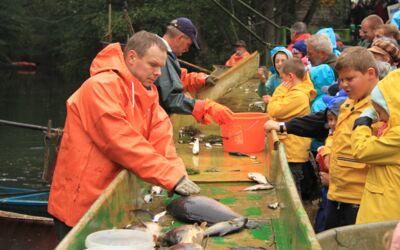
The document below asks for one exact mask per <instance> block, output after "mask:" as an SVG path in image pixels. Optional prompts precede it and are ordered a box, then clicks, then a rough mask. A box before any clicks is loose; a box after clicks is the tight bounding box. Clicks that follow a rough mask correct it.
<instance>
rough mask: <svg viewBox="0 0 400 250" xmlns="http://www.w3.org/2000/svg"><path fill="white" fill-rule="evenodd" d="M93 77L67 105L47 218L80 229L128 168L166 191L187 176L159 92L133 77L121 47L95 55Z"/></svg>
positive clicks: (91, 73) (112, 45) (113, 47)
mask: <svg viewBox="0 0 400 250" xmlns="http://www.w3.org/2000/svg"><path fill="white" fill-rule="evenodd" d="M90 75H91V77H90V78H89V79H88V80H87V81H85V82H84V83H83V84H82V86H81V87H80V88H79V89H78V90H77V91H76V92H75V93H74V94H73V95H72V96H71V97H70V98H69V99H68V100H67V118H66V122H65V128H64V134H63V138H62V142H61V147H60V151H59V154H58V159H57V163H56V168H55V173H54V177H53V183H52V185H51V190H50V198H49V208H48V210H49V213H50V214H52V215H53V216H55V217H56V218H58V219H59V220H61V221H63V222H64V223H65V224H67V225H68V226H74V225H75V224H77V222H78V221H79V219H80V218H81V217H82V216H83V215H84V213H85V212H86V211H87V210H88V209H89V207H90V206H91V205H92V204H93V203H94V201H95V200H96V199H97V198H98V197H99V195H100V194H101V193H102V192H103V190H104V189H105V188H106V187H107V186H108V185H109V184H110V182H111V181H112V180H113V179H114V178H115V177H116V176H117V175H118V173H120V171H121V170H123V169H124V168H126V169H128V170H129V171H131V172H133V173H134V174H136V175H137V176H138V177H140V178H141V179H143V180H144V181H147V182H150V183H152V184H156V185H160V186H162V187H164V188H166V189H168V190H172V189H173V188H174V186H175V185H176V184H177V182H178V181H179V180H180V179H181V178H182V177H183V176H185V175H186V170H185V167H184V164H183V162H182V160H181V159H180V158H179V157H178V156H177V154H176V150H175V146H174V142H173V138H172V124H171V122H170V119H169V117H168V115H167V114H166V113H165V111H164V110H163V109H162V108H161V106H160V105H159V103H158V94H157V89H156V87H155V86H152V87H151V89H146V88H145V87H144V86H143V85H142V84H141V83H140V82H139V81H138V80H137V79H135V78H134V77H133V76H132V75H131V73H130V72H129V71H128V69H127V67H126V65H125V61H124V58H123V53H122V50H121V46H120V44H118V43H114V44H111V45H109V46H107V47H106V48H105V49H103V50H102V51H101V52H100V53H99V54H98V55H97V56H96V58H95V59H94V60H93V62H92V65H91V67H90ZM133 98H134V99H133Z"/></svg>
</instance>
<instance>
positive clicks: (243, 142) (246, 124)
mask: <svg viewBox="0 0 400 250" xmlns="http://www.w3.org/2000/svg"><path fill="white" fill-rule="evenodd" d="M268 117H269V116H268V114H266V113H251V112H245V113H235V114H234V120H233V122H231V123H230V124H228V125H221V134H222V141H223V143H224V151H225V152H241V153H257V152H261V151H263V150H264V147H265V143H264V138H265V136H264V134H265V133H264V123H265V122H266V121H267V120H268Z"/></svg>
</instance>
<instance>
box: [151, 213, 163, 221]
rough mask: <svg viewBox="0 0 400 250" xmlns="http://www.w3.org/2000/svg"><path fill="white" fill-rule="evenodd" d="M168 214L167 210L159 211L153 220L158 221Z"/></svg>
mask: <svg viewBox="0 0 400 250" xmlns="http://www.w3.org/2000/svg"><path fill="white" fill-rule="evenodd" d="M166 214H167V211H164V212H161V213H158V214H156V215H154V216H153V219H152V221H153V222H158V221H159V220H160V218H161V217H163V216H164V215H166Z"/></svg>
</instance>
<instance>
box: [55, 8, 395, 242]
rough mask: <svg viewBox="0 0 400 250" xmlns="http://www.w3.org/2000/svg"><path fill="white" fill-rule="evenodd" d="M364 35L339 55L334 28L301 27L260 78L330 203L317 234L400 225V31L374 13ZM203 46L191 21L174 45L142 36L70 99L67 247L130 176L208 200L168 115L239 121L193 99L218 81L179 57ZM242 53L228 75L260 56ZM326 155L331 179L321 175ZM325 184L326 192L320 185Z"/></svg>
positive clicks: (290, 143)
mask: <svg viewBox="0 0 400 250" xmlns="http://www.w3.org/2000/svg"><path fill="white" fill-rule="evenodd" d="M360 37H361V38H362V40H361V41H360V43H359V45H360V46H354V47H350V46H343V45H340V46H338V43H337V40H336V39H337V35H335V33H334V30H333V29H332V28H324V29H321V30H319V31H318V32H316V33H315V34H310V33H308V32H307V26H306V24H304V23H302V22H296V23H295V24H293V25H292V27H291V43H290V44H289V46H287V47H285V46H278V47H276V48H273V49H272V50H271V51H270V57H271V63H272V68H271V69H272V71H271V72H268V71H267V69H266V68H265V67H260V68H259V69H258V71H257V76H258V77H259V79H260V83H259V86H258V94H259V95H260V97H261V99H262V100H263V101H264V102H265V104H266V106H267V112H268V113H269V115H270V117H271V119H270V120H269V121H267V123H266V124H265V125H264V127H265V130H266V132H270V131H271V130H276V131H277V132H278V133H279V138H280V140H281V142H282V143H283V144H284V146H285V149H286V153H287V159H288V162H289V167H290V170H291V172H292V175H293V179H294V181H295V184H296V187H297V190H298V193H299V195H300V197H301V198H302V199H303V200H307V199H313V198H315V197H314V196H313V195H312V194H310V193H312V192H314V193H321V196H322V197H325V200H324V202H322V205H321V208H320V211H319V214H318V215H317V221H316V223H315V229H316V231H317V232H320V231H323V230H327V229H330V228H334V227H338V226H344V225H350V224H354V223H369V222H376V221H385V220H395V219H397V220H399V219H400V209H399V206H398V201H399V200H400V192H399V191H398V189H399V188H400V161H399V157H398V155H397V152H398V149H399V145H400V117H398V116H399V114H400V113H397V112H398V110H397V109H400V99H399V97H398V91H400V85H399V84H400V70H397V67H398V65H399V63H400V49H399V45H398V43H397V41H398V39H399V31H398V29H397V28H396V26H393V25H390V24H384V23H383V21H382V19H380V18H379V17H378V16H376V15H370V16H367V17H366V18H364V20H363V21H362V22H361V29H360ZM192 44H193V45H194V46H195V47H197V48H199V45H198V42H197V29H196V27H195V26H194V25H193V23H192V22H191V20H189V19H187V18H184V17H180V18H177V19H174V20H172V21H171V22H170V23H169V24H168V25H167V28H166V32H165V34H164V35H163V36H162V37H159V36H157V35H155V34H153V33H149V32H146V31H141V32H137V33H136V34H134V35H133V36H132V37H131V38H130V39H129V41H128V43H127V45H126V47H125V49H124V50H122V48H121V46H120V44H117V43H116V44H111V45H109V46H107V47H106V48H104V49H103V50H102V51H101V52H100V53H99V54H98V55H97V56H96V58H95V59H94V60H93V62H92V65H91V68H90V78H89V79H88V80H86V81H85V82H84V83H83V84H82V86H81V87H80V88H79V89H78V90H77V91H76V92H75V93H74V94H73V95H72V96H71V97H70V98H69V99H68V101H67V118H66V123H65V130H64V135H63V138H62V141H61V145H60V150H59V154H58V159H57V163H56V168H55V173H54V178H53V183H52V186H51V192H50V198H49V213H50V214H51V215H53V216H54V220H55V225H56V229H57V233H58V237H59V239H62V238H63V237H64V236H65V234H66V233H68V231H69V230H70V229H71V228H72V227H73V226H75V225H76V223H77V222H78V220H79V219H80V218H81V217H82V216H83V214H84V213H85V212H86V211H87V210H88V209H89V207H90V206H91V205H92V204H93V202H94V201H95V200H96V199H97V198H98V197H99V196H100V194H101V193H102V192H103V191H104V189H105V188H106V187H107V186H108V185H109V184H110V183H111V181H112V180H113V178H114V177H115V176H116V175H117V174H118V173H119V172H120V171H121V170H122V169H128V170H129V171H132V172H133V173H135V174H136V175H137V176H139V177H140V178H141V179H143V180H145V181H147V182H149V183H152V184H155V185H159V186H162V187H163V188H165V189H167V190H169V191H173V192H175V193H178V194H180V195H190V194H196V193H198V192H199V191H200V188H199V187H198V186H197V185H196V184H195V183H194V182H192V181H190V180H189V178H188V175H187V173H186V169H185V166H184V164H183V161H182V160H181V159H180V158H179V157H178V156H177V154H176V150H175V146H174V142H173V139H172V124H171V122H170V119H169V117H168V114H172V113H179V114H187V115H192V116H193V117H194V118H195V119H196V121H197V122H199V123H203V124H209V123H210V122H211V120H210V118H212V120H214V121H215V122H216V123H217V124H219V125H222V124H227V123H229V122H231V121H232V119H233V112H232V111H231V110H230V109H229V108H228V107H226V106H223V105H221V104H218V103H217V102H215V101H212V100H208V99H206V100H198V99H194V98H191V97H189V96H188V95H185V94H184V91H188V92H196V91H198V90H199V89H201V88H203V87H204V86H207V85H214V84H215V81H216V79H215V78H214V77H212V76H210V75H207V74H204V73H195V72H192V73H188V71H187V70H186V69H184V68H181V66H180V64H179V62H178V60H177V57H179V56H181V55H182V54H183V53H186V52H187V51H188V50H189V47H190V46H191V45H192ZM234 46H235V53H234V54H233V55H232V56H231V57H230V58H229V60H228V61H227V62H226V66H228V67H233V66H235V65H236V64H238V63H239V62H240V61H241V60H243V59H244V58H245V57H247V56H249V52H248V51H247V49H246V42H245V41H242V40H239V41H238V42H237V43H235V44H234ZM344 47H347V48H345V49H344ZM341 50H342V51H341ZM396 84H397V85H396ZM397 140H399V141H397ZM314 158H316V159H317V161H316V162H317V163H319V167H320V172H319V176H315V174H314V172H313V171H310V168H311V167H312V166H311V164H310V161H311V160H313V159H314ZM313 174H314V175H313ZM316 178H320V179H321V182H322V184H323V186H322V187H318V186H313V187H310V182H313V181H315V179H316ZM313 179H314V180H313ZM313 188H314V190H311V189H313ZM319 188H321V189H320V190H319ZM315 189H318V190H315Z"/></svg>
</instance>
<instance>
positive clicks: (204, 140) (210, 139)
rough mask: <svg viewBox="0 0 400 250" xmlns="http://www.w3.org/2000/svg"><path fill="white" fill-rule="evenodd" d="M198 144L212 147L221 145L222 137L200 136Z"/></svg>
mask: <svg viewBox="0 0 400 250" xmlns="http://www.w3.org/2000/svg"><path fill="white" fill-rule="evenodd" d="M199 137H200V142H202V143H207V142H208V143H210V144H211V145H214V144H216V143H221V144H222V137H221V136H220V135H200V136H199Z"/></svg>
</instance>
